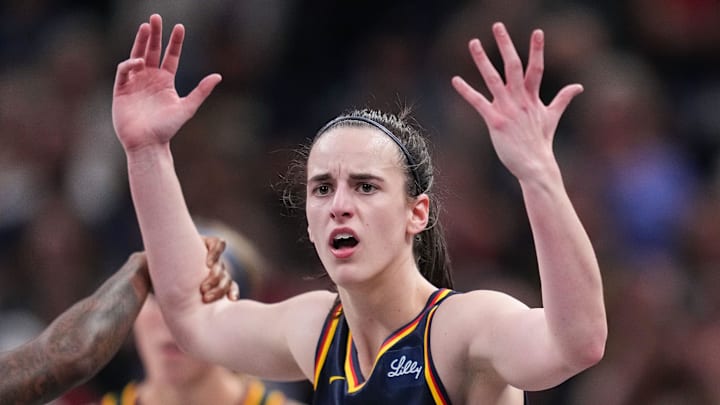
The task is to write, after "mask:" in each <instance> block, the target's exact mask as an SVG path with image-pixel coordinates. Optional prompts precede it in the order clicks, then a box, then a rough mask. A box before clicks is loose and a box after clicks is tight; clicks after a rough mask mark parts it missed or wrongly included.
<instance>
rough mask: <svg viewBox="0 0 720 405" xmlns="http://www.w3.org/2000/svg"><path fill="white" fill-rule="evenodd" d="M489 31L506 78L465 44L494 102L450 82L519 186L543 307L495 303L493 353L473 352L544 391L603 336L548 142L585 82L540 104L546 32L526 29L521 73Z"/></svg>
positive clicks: (590, 355)
mask: <svg viewBox="0 0 720 405" xmlns="http://www.w3.org/2000/svg"><path fill="white" fill-rule="evenodd" d="M493 33H494V35H495V39H496V41H497V43H498V47H499V50H500V53H501V56H502V59H503V62H504V65H505V79H504V80H503V78H502V77H501V76H500V74H499V73H498V72H497V70H496V69H495V68H494V67H493V65H492V63H491V62H490V60H489V58H488V56H487V54H486V53H485V52H484V50H483V48H482V45H481V44H480V41H478V40H477V39H475V40H472V41H470V44H469V47H470V53H471V55H472V57H473V60H474V61H475V64H476V65H477V67H478V69H479V71H480V73H481V75H482V77H483V79H484V80H485V83H486V84H487V87H488V89H489V91H490V93H491V94H492V100H488V99H487V98H486V97H485V96H483V95H482V94H481V93H479V92H477V91H476V90H474V89H473V88H472V87H470V86H469V85H468V84H467V83H466V82H465V81H464V80H463V79H461V78H459V77H455V78H453V79H452V84H453V86H454V87H455V89H456V90H457V91H458V93H459V94H460V95H461V96H462V97H463V98H464V99H465V100H466V101H467V102H468V103H470V104H471V105H472V106H473V107H474V108H475V109H476V110H477V111H478V112H479V113H480V115H481V116H482V117H483V119H484V120H485V122H486V124H487V126H488V129H489V132H490V137H491V140H492V143H493V146H494V148H495V150H496V152H497V154H498V157H499V158H500V160H501V161H502V163H503V164H504V165H505V166H506V167H507V168H508V169H509V170H510V172H512V174H513V175H514V176H515V177H516V178H517V179H518V181H519V183H520V187H521V189H522V193H523V198H524V201H525V206H526V209H527V213H528V217H529V220H530V226H531V228H532V233H533V237H534V241H535V248H536V253H537V258H538V265H539V271H540V280H541V284H542V286H541V287H542V299H543V308H540V309H527V308H525V307H523V306H521V305H515V304H511V303H510V302H509V301H508V302H507V303H498V305H499V306H500V307H504V308H505V309H506V310H503V311H498V314H499V315H498V316H497V317H496V318H494V319H492V323H493V330H494V331H495V337H496V338H497V339H496V340H494V341H493V342H494V344H493V348H492V352H490V353H488V352H483V353H475V354H476V355H477V356H478V357H483V358H488V357H490V358H491V361H492V364H493V365H494V367H495V369H496V370H497V371H498V373H499V374H500V375H501V376H502V377H504V378H505V380H506V381H508V382H509V383H511V384H513V385H516V386H518V387H520V388H525V389H542V388H547V387H549V386H553V385H556V384H558V383H560V382H562V381H563V380H565V379H567V378H569V377H571V376H572V375H573V374H575V373H577V372H579V371H581V370H583V369H585V368H587V367H589V366H591V365H593V364H595V363H596V362H597V361H599V360H600V358H601V357H602V355H603V352H604V347H605V340H606V336H607V323H606V317H605V308H604V303H603V292H602V282H601V277H600V270H599V266H598V263H597V259H596V257H595V253H594V250H593V247H592V245H591V243H590V240H589V238H588V235H587V234H586V232H585V229H584V228H583V226H582V224H581V222H580V220H579V218H578V216H577V214H576V212H575V209H574V208H573V205H572V203H571V201H570V198H569V197H568V194H567V192H566V190H565V186H564V184H563V180H562V176H561V173H560V168H559V166H558V163H557V161H556V159H555V156H554V153H553V148H552V141H553V137H554V134H555V130H556V129H557V125H558V121H559V119H560V116H561V115H562V114H563V112H564V111H565V109H566V107H567V106H568V104H569V103H570V101H571V100H572V99H573V97H575V96H576V95H577V94H579V93H580V92H582V86H580V85H579V84H573V85H569V86H566V87H564V88H563V89H561V90H560V92H559V93H558V94H557V96H556V97H555V98H554V99H553V100H552V102H551V103H550V104H549V105H547V106H546V105H545V104H544V103H543V102H542V100H540V96H539V90H540V82H541V79H542V73H543V68H544V63H543V47H544V38H543V33H542V31H540V30H536V31H535V32H533V34H532V37H531V44H530V55H529V58H528V66H527V69H526V70H523V66H522V63H521V61H520V58H519V57H518V54H517V52H516V50H515V47H514V45H513V43H512V41H511V39H510V36H509V35H508V32H507V30H506V29H505V27H504V25H502V24H500V23H497V24H495V25H494V26H493ZM506 304H507V306H506V307H505V305H506ZM485 326H487V325H485ZM474 347H479V348H486V347H488V346H487V345H476V346H474ZM483 351H484V349H483Z"/></svg>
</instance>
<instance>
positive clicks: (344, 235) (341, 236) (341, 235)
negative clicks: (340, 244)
mask: <svg viewBox="0 0 720 405" xmlns="http://www.w3.org/2000/svg"><path fill="white" fill-rule="evenodd" d="M352 237H353V236H352V235H350V234H349V233H339V234H337V235H335V240H340V239H350V238H352Z"/></svg>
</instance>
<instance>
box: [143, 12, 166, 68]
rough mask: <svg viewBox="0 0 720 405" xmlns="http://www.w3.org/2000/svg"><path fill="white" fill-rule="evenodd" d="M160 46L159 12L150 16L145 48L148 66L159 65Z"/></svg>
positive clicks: (160, 19)
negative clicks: (147, 39)
mask: <svg viewBox="0 0 720 405" xmlns="http://www.w3.org/2000/svg"><path fill="white" fill-rule="evenodd" d="M161 47H162V17H160V15H159V14H153V15H151V16H150V40H149V41H148V43H147V47H146V49H145V61H146V62H147V64H148V66H152V67H158V66H159V65H160V52H161Z"/></svg>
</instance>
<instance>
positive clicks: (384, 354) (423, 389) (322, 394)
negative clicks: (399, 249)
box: [313, 289, 455, 405]
mask: <svg viewBox="0 0 720 405" xmlns="http://www.w3.org/2000/svg"><path fill="white" fill-rule="evenodd" d="M454 293H455V292H454V291H452V290H449V289H439V290H437V291H435V292H434V293H433V294H432V295H430V298H428V301H427V303H426V305H425V308H424V309H423V310H422V311H421V312H420V314H419V315H417V316H416V317H415V319H413V320H412V321H410V322H409V323H408V324H406V325H405V326H403V327H401V328H400V329H398V330H397V331H395V333H393V334H392V335H390V337H388V338H387V339H386V340H385V342H383V344H382V346H381V347H380V351H379V352H378V355H377V357H376V358H375V364H374V366H373V370H372V373H371V374H370V376H369V377H368V378H367V379H364V378H363V375H362V373H361V372H360V365H359V361H358V358H357V350H356V348H355V344H354V343H353V337H352V333H351V332H350V329H349V328H348V325H347V322H346V321H345V316H344V314H343V311H342V304H340V303H338V304H337V305H336V306H335V307H334V308H333V309H332V310H331V311H330V313H329V314H328V317H327V319H326V321H325V325H324V326H323V330H322V334H321V335H320V340H319V342H318V346H317V349H316V354H315V379H314V380H315V381H314V383H313V387H314V390H315V393H314V398H313V403H314V404H348V405H351V404H413V405H420V404H449V403H450V400H449V398H448V395H447V393H446V391H445V388H444V387H443V385H442V382H441V381H440V378H439V377H438V375H437V371H436V370H435V366H434V364H433V361H432V353H430V324H431V323H432V318H433V316H434V314H435V311H436V310H437V308H438V306H439V305H440V303H441V302H442V301H443V300H444V299H445V298H447V297H448V296H450V295H452V294H454Z"/></svg>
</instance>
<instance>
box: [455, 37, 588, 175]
mask: <svg viewBox="0 0 720 405" xmlns="http://www.w3.org/2000/svg"><path fill="white" fill-rule="evenodd" d="M493 33H494V34H495V39H496V41H497V43H498V49H499V50H500V54H501V56H502V59H503V63H504V65H505V80H504V81H503V79H502V77H501V76H500V74H499V73H498V71H497V70H496V69H495V67H494V66H493V65H492V62H491V61H490V59H489V58H488V55H487V54H486V53H485V51H484V50H483V48H482V45H481V44H480V41H479V40H477V39H474V40H472V41H470V44H469V47H470V54H471V55H472V57H473V60H474V61H475V64H476V66H477V67H478V70H479V71H480V74H481V75H482V77H483V79H484V80H485V84H486V85H487V87H488V89H489V90H490V93H491V94H492V96H493V99H492V101H489V100H488V99H487V98H486V97H485V96H484V95H482V94H481V93H480V92H478V91H477V90H475V89H473V88H472V87H471V86H470V85H468V84H467V82H465V80H463V79H462V78H460V77H454V78H453V80H452V84H453V86H454V87H455V89H456V90H457V92H458V93H459V94H460V95H461V96H462V97H463V98H464V99H465V100H466V101H467V102H468V103H470V104H471V105H472V106H473V107H474V108H475V109H476V110H477V111H478V112H479V113H480V115H481V116H482V117H483V119H484V120H485V123H486V124H487V126H488V129H489V131H490V138H491V141H492V144H493V146H494V148H495V151H496V153H497V154H498V157H499V158H500V160H501V161H502V163H503V164H504V165H505V166H506V167H507V168H508V170H510V172H512V173H513V174H514V175H515V176H516V177H517V178H518V179H520V180H523V179H526V178H528V177H530V176H533V175H534V174H536V173H537V170H538V169H540V170H542V169H544V168H548V167H554V166H555V165H556V163H557V162H556V161H555V158H554V155H553V151H552V140H553V136H554V134H555V130H556V129H557V125H558V122H559V120H560V117H561V116H562V114H563V112H564V111H565V109H566V108H567V106H568V104H569V103H570V101H571V100H572V99H573V98H574V97H575V96H576V95H578V94H579V93H580V92H582V90H583V88H582V86H580V85H579V84H572V85H568V86H565V87H564V88H563V89H561V90H560V92H558V94H557V95H556V96H555V98H554V99H553V100H552V102H551V103H550V104H549V105H547V106H546V105H545V104H543V102H542V100H541V99H540V95H539V93H540V82H541V80H542V74H543V69H544V62H543V47H544V39H543V33H542V31H540V30H536V31H535V32H534V33H533V35H532V38H531V44H530V56H529V57H528V66H527V69H526V70H525V71H523V66H522V62H521V60H520V57H519V56H518V54H517V51H516V50H515V46H514V45H513V43H512V41H511V39H510V36H509V35H508V33H507V30H506V28H505V26H504V25H503V24H501V23H496V24H495V25H494V26H493Z"/></svg>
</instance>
